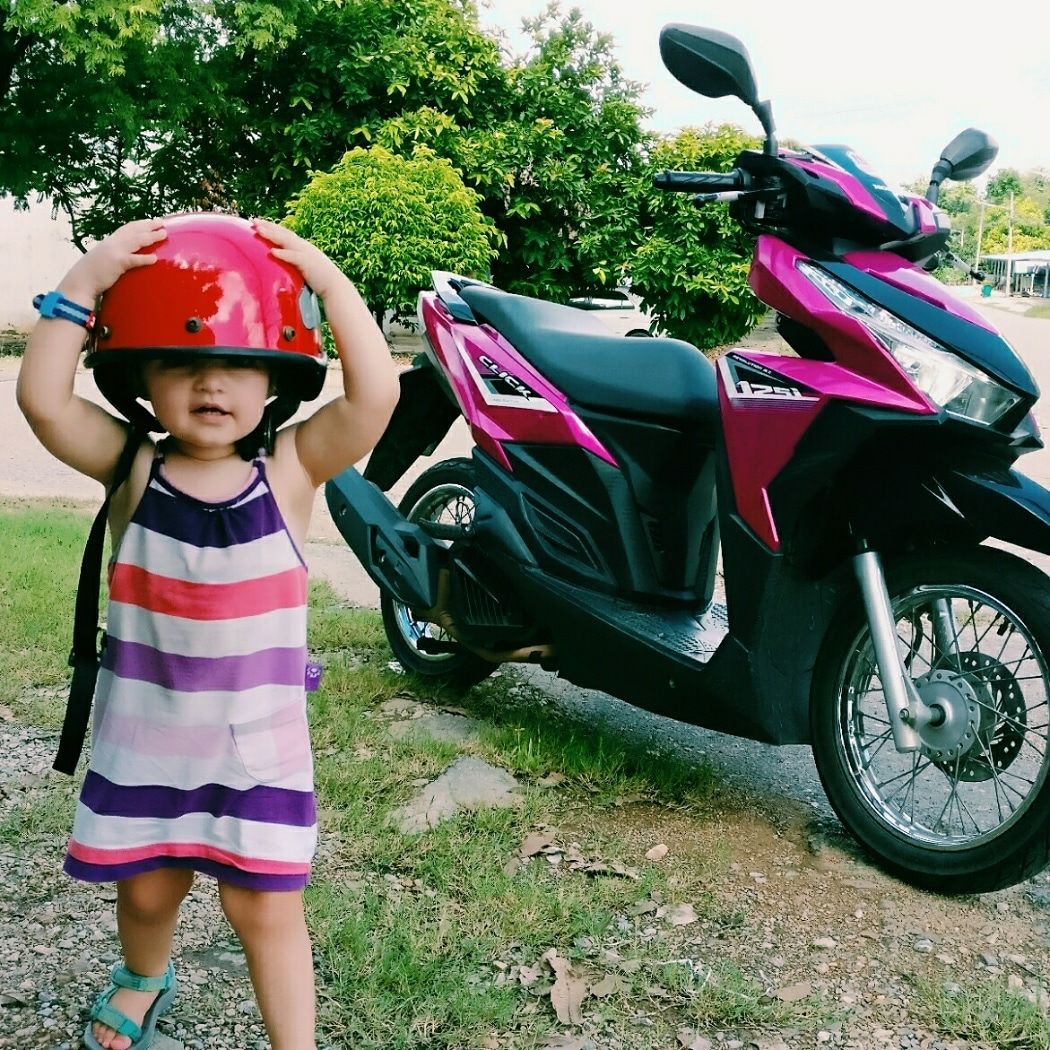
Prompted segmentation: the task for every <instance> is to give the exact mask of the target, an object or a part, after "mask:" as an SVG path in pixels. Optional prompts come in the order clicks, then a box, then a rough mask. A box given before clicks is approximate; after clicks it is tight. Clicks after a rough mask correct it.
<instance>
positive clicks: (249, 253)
mask: <svg viewBox="0 0 1050 1050" xmlns="http://www.w3.org/2000/svg"><path fill="white" fill-rule="evenodd" d="M164 222H165V227H166V229H167V234H168V235H167V237H166V238H165V239H164V240H162V241H159V242H158V243H157V244H154V245H150V246H149V247H146V248H143V249H142V250H141V251H142V253H143V254H155V255H156V256H157V261H156V262H155V263H154V264H153V265H152V266H142V267H138V268H136V269H134V270H128V271H127V272H126V273H124V274H123V275H122V276H121V277H120V278H118V279H117V281H116V282H115V283H114V284H113V286H112V287H111V288H110V289H109V290H108V291H107V292H106V293H105V294H104V295H103V296H102V299H101V301H100V303H99V307H98V310H97V311H96V320H95V328H94V332H93V333H92V336H91V342H90V346H89V348H88V354H87V356H86V357H85V359H84V363H85V364H86V365H87V366H88V367H89V368H94V369H95V381H96V382H97V383H98V387H99V389H100V390H101V391H102V393H103V394H104V395H105V396H106V398H107V399H108V400H109V401H110V402H111V403H112V404H113V405H114V406H115V407H116V408H117V409H119V410H120V412H121V413H123V414H124V415H125V416H126V417H127V418H128V419H130V420H131V421H132V422H137V423H139V424H140V425H142V424H143V422H144V421H148V422H147V423H146V425H148V427H149V429H151V430H156V429H160V428H159V425H158V424H157V422H156V420H154V419H153V417H152V416H150V415H149V413H148V412H146V411H145V409H143V408H142V406H141V405H140V404H139V403H138V401H137V400H136V395H138V394H139V393H140V392H141V386H140V375H141V371H140V367H139V366H141V364H142V363H143V362H144V361H148V360H151V359H154V358H160V357H165V358H170V357H174V356H176V355H178V354H191V355H193V356H199V355H202V354H203V355H211V356H218V357H252V358H258V359H261V360H264V361H267V362H269V363H270V365H271V368H272V371H273V376H274V384H275V388H276V390H277V393H278V394H279V395H280V397H279V400H280V401H281V402H282V404H281V409H280V415H281V416H282V417H283V418H282V419H279V420H276V421H274V420H271V426H273V425H276V423H279V422H283V420H284V419H287V418H288V416H290V415H291V414H292V413H293V412H294V411H295V408H296V407H297V406H298V403H299V402H300V401H309V400H312V399H313V398H315V397H317V395H318V394H319V393H320V392H321V387H322V386H323V384H324V378H325V369H326V364H327V361H326V357H325V354H324V351H323V349H322V345H321V324H320V320H321V317H320V310H319V308H318V305H317V299H316V297H315V295H314V293H313V291H312V290H311V289H310V287H309V286H308V285H307V284H306V283H305V282H304V281H303V277H302V274H300V273H299V271H298V270H297V269H295V267H294V266H290V265H289V264H288V263H285V262H281V261H280V260H279V259H275V258H274V257H273V256H272V255H271V254H270V249H271V247H272V245H271V244H270V243H269V242H268V241H266V240H264V239H263V238H262V237H261V236H260V235H259V234H258V233H256V232H255V229H254V228H253V227H252V225H251V223H250V222H248V221H247V220H246V219H240V218H237V217H235V216H232V215H219V214H214V213H207V214H196V215H178V216H173V217H170V218H167V219H165V220H164ZM275 407H276V406H275ZM289 408H290V411H289Z"/></svg>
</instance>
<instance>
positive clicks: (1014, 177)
mask: <svg viewBox="0 0 1050 1050" xmlns="http://www.w3.org/2000/svg"><path fill="white" fill-rule="evenodd" d="M1021 192H1022V186H1021V176H1020V174H1019V173H1018V172H1017V171H1016V170H1015V169H1013V168H1001V169H1000V170H999V171H997V172H996V173H995V174H994V175H993V176H992V177H991V178H990V179H989V180H988V186H987V187H986V189H985V195H986V196H987V197H988V199H989V200H990V201H995V202H996V203H998V204H1003V203H1005V202H1006V201H1008V200H1009V199H1010V195H1011V194H1013V195H1014V196H1015V197H1017V196H1020V194H1021Z"/></svg>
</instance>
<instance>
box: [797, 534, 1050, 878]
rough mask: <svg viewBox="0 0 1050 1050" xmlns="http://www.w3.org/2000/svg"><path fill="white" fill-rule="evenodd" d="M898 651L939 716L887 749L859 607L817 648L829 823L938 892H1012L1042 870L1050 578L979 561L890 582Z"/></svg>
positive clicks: (958, 559) (937, 558) (951, 560)
mask: <svg viewBox="0 0 1050 1050" xmlns="http://www.w3.org/2000/svg"><path fill="white" fill-rule="evenodd" d="M886 583H887V587H888V590H889V594H890V602H891V605H892V606H893V611H894V615H895V619H896V628H897V640H898V649H899V650H900V652H901V654H902V657H903V660H904V664H905V667H906V669H907V671H908V673H909V674H910V676H911V678H912V681H913V682H914V684H915V688H916V689H917V691H918V693H919V695H920V697H921V698H922V699H923V701H924V702H925V703H926V705H927V706H928V707H929V708H930V710H931V711H932V712H933V714H934V716H935V717H934V718H933V719H932V720H931V723H930V724H929V725H927V726H924V727H921V728H919V736H920V741H921V746H920V749H919V750H918V751H913V752H900V751H897V750H896V748H895V747H894V743H893V736H892V733H891V731H890V723H889V719H888V717H887V712H886V701H885V697H884V695H883V690H882V685H881V682H880V680H879V672H878V668H877V666H876V664H875V656H874V651H873V649H872V642H871V634H870V631H869V628H868V624H867V620H866V617H865V616H864V612H863V606H862V604H861V601H860V597H859V595H858V596H857V598H856V599H855V601H854V602H853V603H852V604H851V606H850V608H848V609H847V610H845V611H844V612H843V615H842V616H840V617H837V618H836V623H835V625H834V626H833V627H832V628H831V630H830V631H829V632H828V636H827V638H826V639H825V642H824V644H823V646H822V648H821V653H820V658H819V659H818V661H817V668H816V673H815V675H814V683H813V695H812V703H811V731H812V739H813V753H814V758H815V760H816V764H817V769H818V771H819V773H820V778H821V781H822V782H823V784H824V790H825V791H826V792H827V795H828V799H829V800H830V802H831V804H832V806H833V807H834V809H835V811H836V813H838V815H839V818H840V819H841V820H842V822H843V824H845V825H846V827H847V828H848V829H849V831H850V832H852V834H853V835H854V836H855V837H856V838H857V839H858V840H859V841H860V842H861V844H862V845H863V846H865V847H866V848H867V849H868V850H869V851H871V852H872V853H873V854H874V855H875V856H876V857H877V858H878V859H879V861H880V862H881V863H882V864H883V865H884V866H886V867H887V868H889V869H890V870H891V871H893V872H895V873H896V874H898V875H900V876H901V877H902V878H904V879H905V880H906V881H908V882H911V883H914V884H915V885H918V886H922V887H924V888H926V889H930V890H934V891H936V892H939V893H980V892H986V891H989V890H995V889H1001V888H1003V887H1005V886H1010V885H1013V884H1014V883H1016V882H1019V881H1021V880H1022V879H1025V878H1028V877H1029V876H1031V875H1033V874H1035V873H1036V872H1038V871H1040V870H1042V869H1043V868H1044V867H1045V866H1046V865H1047V862H1048V860H1050V746H1048V745H1050V741H1048V728H1047V727H1048V717H1047V716H1048V710H1050V708H1048V704H1050V662H1048V661H1050V600H1048V586H1047V578H1046V577H1045V576H1044V575H1043V574H1042V573H1041V572H1039V571H1038V570H1036V569H1034V568H1032V567H1031V566H1029V565H1027V564H1025V563H1024V562H1022V561H1021V560H1020V559H1018V558H1016V557H1014V556H1013V555H1011V554H1007V553H1006V552H1005V551H1001V550H993V549H990V548H986V547H978V548H973V549H971V550H966V551H953V552H937V553H926V554H923V555H913V556H908V557H907V558H902V559H900V560H899V561H898V562H896V563H895V564H893V563H891V564H889V565H888V566H887V568H886Z"/></svg>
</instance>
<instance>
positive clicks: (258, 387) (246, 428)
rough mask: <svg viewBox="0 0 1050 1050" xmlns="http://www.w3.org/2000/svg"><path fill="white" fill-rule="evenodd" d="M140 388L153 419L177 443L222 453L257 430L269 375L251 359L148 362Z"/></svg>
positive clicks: (262, 366)
mask: <svg viewBox="0 0 1050 1050" xmlns="http://www.w3.org/2000/svg"><path fill="white" fill-rule="evenodd" d="M143 383H144V385H145V388H146V398H147V399H148V400H149V402H150V404H151V405H152V406H153V412H154V415H156V417H157V419H158V420H159V421H160V423H161V425H162V426H163V427H164V429H165V430H166V431H167V432H168V433H169V434H171V436H172V437H173V438H175V440H176V441H179V442H181V443H183V444H185V445H192V446H195V447H200V448H208V449H220V448H225V447H227V446H232V445H233V443H234V442H236V441H238V440H240V439H241V438H242V437H245V436H246V435H248V434H250V433H251V432H252V431H253V430H254V429H255V428H256V427H257V426H258V425H259V420H260V419H262V414H263V409H264V408H265V406H266V398H267V397H268V396H269V392H270V373H269V370H268V369H267V368H266V367H265V366H264V365H262V364H260V363H259V362H258V361H256V360H253V359H251V358H236V357H190V358H188V359H185V360H182V361H180V360H177V359H175V360H172V359H169V360H161V361H150V362H149V363H148V364H147V365H146V366H145V368H144V369H143Z"/></svg>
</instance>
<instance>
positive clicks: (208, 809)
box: [80, 769, 317, 828]
mask: <svg viewBox="0 0 1050 1050" xmlns="http://www.w3.org/2000/svg"><path fill="white" fill-rule="evenodd" d="M80 801H81V802H83V803H84V805H85V806H87V808H88V809H90V810H91V811H92V812H93V813H96V814H97V815H98V816H100V817H152V818H155V819H159V820H177V819H178V818H179V817H184V816H186V814H188V813H210V814H211V815H212V816H213V817H236V818H237V819H238V820H252V821H257V822H259V823H263V824H288V825H291V826H292V827H297V828H310V827H313V825H314V824H315V823H316V822H317V807H316V805H315V803H314V795H313V792H312V791H293V790H292V789H290V788H278V787H270V786H268V785H266V784H256V785H254V786H252V787H250V788H245V789H243V790H237V789H236V788H229V787H225V786H224V785H222V784H205V785H203V786H202V787H198V788H192V789H182V788H173V787H160V786H158V785H155V784H146V785H143V786H141V787H138V786H126V785H124V784H114V783H113V782H112V781H111V780H107V779H106V777H104V776H102V775H101V774H99V773H96V772H95V771H94V770H93V769H89V770H88V772H87V776H86V777H85V778H84V787H83V788H82V789H81V793H80Z"/></svg>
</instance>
